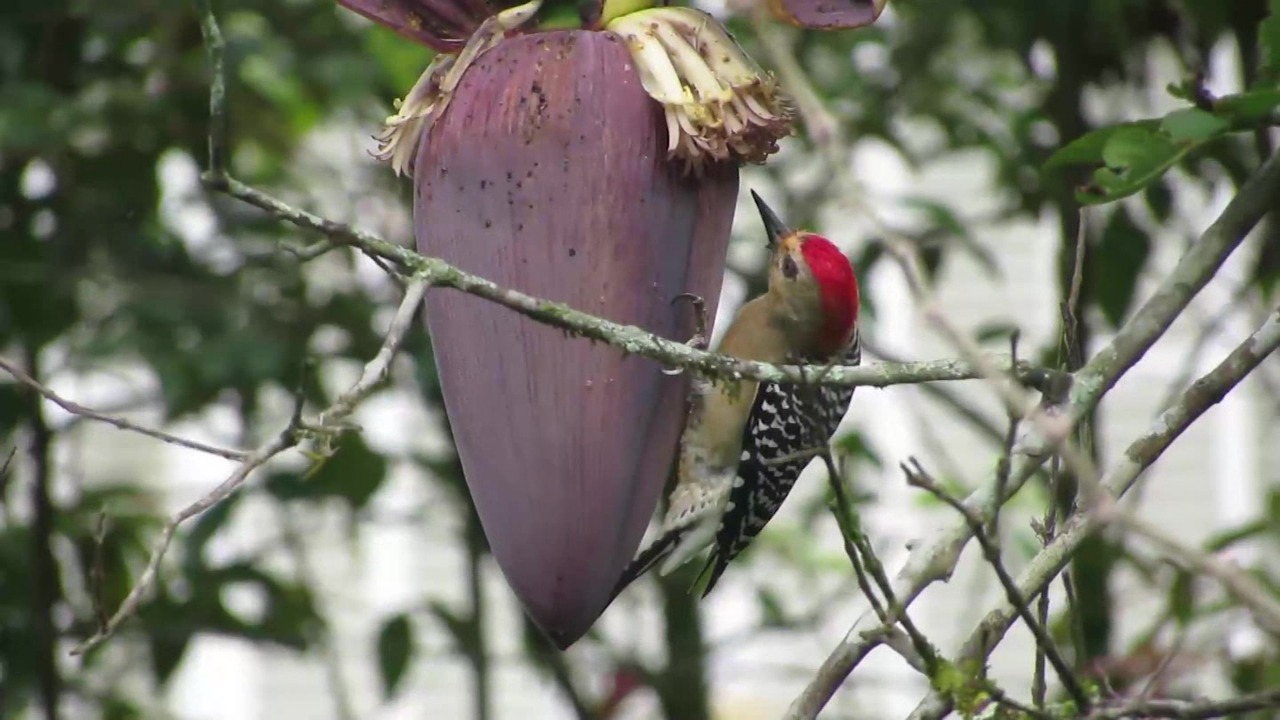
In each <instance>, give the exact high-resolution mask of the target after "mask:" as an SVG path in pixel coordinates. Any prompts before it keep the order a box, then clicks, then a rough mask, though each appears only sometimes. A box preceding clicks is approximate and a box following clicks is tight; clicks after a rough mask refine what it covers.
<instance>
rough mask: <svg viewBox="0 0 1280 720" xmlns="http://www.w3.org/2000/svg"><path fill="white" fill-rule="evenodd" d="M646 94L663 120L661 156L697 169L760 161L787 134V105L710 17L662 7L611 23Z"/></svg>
mask: <svg viewBox="0 0 1280 720" xmlns="http://www.w3.org/2000/svg"><path fill="white" fill-rule="evenodd" d="M605 27H606V29H607V30H609V31H610V32H614V33H617V34H618V35H621V36H622V37H623V38H624V39H625V40H626V41H627V47H628V48H629V49H630V50H631V56H632V59H633V60H634V61H635V64H636V71H637V72H638V73H639V75H640V82H641V83H643V84H644V88H645V91H646V92H648V93H649V96H650V97H652V98H653V99H654V100H657V101H658V102H659V103H661V104H662V107H663V110H664V112H665V113H666V116H667V140H668V147H667V152H668V154H669V155H670V156H671V157H675V158H679V159H681V160H683V161H684V162H685V163H686V167H687V168H688V169H691V170H693V171H694V172H701V170H702V167H703V165H704V163H706V162H708V161H719V162H726V161H736V162H751V163H762V162H764V160H765V158H767V157H768V156H769V155H771V154H773V153H775V152H777V151H778V140H780V139H781V138H783V137H785V136H787V135H788V134H790V132H791V118H792V111H791V107H790V105H789V103H788V101H787V100H786V98H785V97H784V96H783V94H782V93H781V91H780V90H779V89H778V86H777V83H776V82H775V81H774V79H773V77H772V76H771V75H769V74H767V73H765V72H764V71H763V70H761V69H760V67H759V66H757V65H756V64H755V62H753V61H752V60H751V58H750V57H748V56H747V54H746V53H745V52H743V50H742V48H740V47H739V46H738V44H737V43H736V42H734V40H733V38H731V37H730V36H729V33H728V32H727V31H726V30H725V29H724V27H723V26H722V25H721V24H720V23H719V21H717V20H716V19H715V18H713V17H711V16H710V15H708V14H706V13H704V12H702V11H701V10H695V9H693V8H683V7H662V8H651V9H647V10H640V11H638V12H632V13H628V14H625V15H621V16H618V17H615V18H613V19H611V20H610V21H609V22H608V24H607V25H606V26H605Z"/></svg>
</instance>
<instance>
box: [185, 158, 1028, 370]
mask: <svg viewBox="0 0 1280 720" xmlns="http://www.w3.org/2000/svg"><path fill="white" fill-rule="evenodd" d="M206 179H207V182H209V184H210V185H211V186H212V187H214V188H218V189H222V190H224V191H225V192H226V193H227V194H229V195H231V196H232V197H235V198H238V199H240V200H243V201H245V202H247V203H249V204H251V205H255V206H257V207H259V208H262V209H263V210H266V211H267V212H269V213H270V214H272V215H273V216H275V217H277V218H279V219H281V220H284V221H286V222H290V223H293V224H295V225H297V226H299V227H302V228H306V229H308V230H314V231H316V232H319V233H322V234H324V235H325V236H327V237H329V238H330V239H333V240H335V241H336V242H339V243H341V244H343V245H349V246H352V247H356V248H360V249H363V250H367V251H369V252H370V253H373V254H375V255H377V256H379V257H382V258H386V259H388V260H390V261H392V262H394V263H395V264H397V265H399V266H401V267H402V268H404V271H405V272H407V273H409V274H413V275H416V276H418V277H420V278H422V279H424V280H426V281H428V282H429V283H430V284H431V285H433V286H435V287H447V288H453V289H455V290H460V291H462V292H465V293H467V294H469V295H474V296H476V297H479V298H482V299H485V300H489V301H490V302H494V303H497V304H499V305H502V306H503V307H506V308H508V309H510V310H513V311H515V312H517V313H520V314H521V315H524V316H526V317H528V318H531V319H533V320H537V321H538V322H541V323H543V324H546V325H550V326H552V327H558V328H561V329H563V330H568V331H569V332H571V333H573V334H576V335H579V336H581V337H584V338H587V339H590V340H597V341H600V342H605V343H608V344H609V345H611V346H613V347H616V348H618V349H619V350H622V351H623V352H625V353H628V354H631V355H640V356H642V357H647V358H649V359H651V360H656V361H658V362H660V363H662V364H663V365H664V366H667V367H681V368H685V369H687V370H688V369H694V370H698V371H699V372H701V373H703V374H706V375H709V376H711V377H716V378H726V379H729V380H757V381H761V382H777V383H791V384H797V383H803V382H806V378H807V375H806V372H807V373H808V374H809V375H811V374H813V372H814V371H816V370H820V369H821V368H823V367H825V366H821V365H815V366H795V365H773V364H770V363H762V362H754V361H748V360H738V359H735V358H730V357H728V356H725V355H720V354H718V353H712V352H707V351H703V350H698V349H696V348H693V347H690V346H688V345H686V344H685V343H682V342H676V341H673V340H668V339H665V338H662V337H659V336H657V335H654V334H652V333H650V332H648V331H646V330H644V329H642V328H639V327H635V326H634V325H622V324H619V323H614V322H610V321H608V320H605V319H603V318H598V317H594V316H592V315H588V314H587V313H582V312H578V311H577V310H574V309H572V308H570V307H568V306H566V305H564V304H562V303H555V302H550V301H548V300H542V299H539V298H536V297H533V296H530V295H526V294H524V293H522V292H519V291H516V290H511V289H507V288H503V287H501V286H499V285H497V284H495V283H492V282H490V281H488V280H485V279H484V278H481V277H478V276H476V275H472V274H470V273H466V272H463V271H461V270H459V269H457V268H455V267H453V266H452V265H449V264H448V263H446V262H444V261H443V260H440V259H438V258H432V257H427V256H425V255H419V254H418V253H416V252H414V251H412V250H409V249H408V248H404V247H401V246H399V245H396V244H394V243H391V242H388V241H386V240H383V239H382V238H379V237H377V236H375V235H372V234H370V233H367V232H364V231H361V230H356V229H355V228H352V227H349V226H347V225H343V224H341V223H336V222H333V221H332V220H327V219H325V218H322V217H320V216H318V215H313V214H311V213H309V212H306V211H305V210H300V209H297V208H294V207H292V206H290V205H287V204H285V203H283V202H281V201H280V200H277V199H275V198H273V197H271V196H270V195H267V194H266V193H263V192H260V191H258V190H255V189H254V188H251V187H249V186H247V185H245V184H243V183H241V182H239V181H237V180H234V179H232V178H226V177H224V178H213V177H209V178H206ZM980 358H981V362H982V364H983V365H986V366H989V367H992V368H994V369H995V371H996V372H1009V371H1011V370H1012V371H1013V372H1015V373H1016V375H1017V376H1018V377H1019V378H1020V379H1024V380H1025V381H1027V382H1034V381H1035V380H1036V379H1037V378H1039V377H1042V376H1043V375H1045V374H1046V373H1048V371H1046V370H1044V369H1041V368H1036V367H1034V366H1032V365H1030V364H1021V365H1019V366H1018V367H1016V368H1013V367H1012V366H1011V365H1010V363H1009V359H1008V356H1007V355H1003V354H986V353H984V354H981V355H980ZM981 376H982V375H981V372H980V369H979V368H978V367H977V366H975V365H974V363H973V362H971V361H965V360H950V359H949V360H935V361H931V362H925V363H902V364H895V363H877V364H871V365H860V366H838V367H834V368H832V369H831V370H830V371H829V372H827V373H825V374H824V375H823V376H822V378H821V380H818V381H815V382H816V383H817V384H819V385H828V386H844V387H862V386H868V387H887V386H890V385H903V384H911V383H922V382H938V381H944V380H972V379H976V378H979V377H981Z"/></svg>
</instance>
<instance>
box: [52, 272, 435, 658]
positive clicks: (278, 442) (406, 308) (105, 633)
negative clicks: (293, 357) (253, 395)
mask: <svg viewBox="0 0 1280 720" xmlns="http://www.w3.org/2000/svg"><path fill="white" fill-rule="evenodd" d="M425 290H426V284H425V282H424V281H420V280H419V281H415V282H414V283H412V284H411V285H410V289H409V291H407V292H406V293H405V297H404V299H403V300H402V301H401V303H400V307H399V308H398V309H397V310H396V314H395V317H394V319H393V320H392V322H391V327H390V329H389V330H388V333H387V336H386V339H385V340H384V341H383V344H382V348H381V349H380V350H379V351H378V354H377V355H376V356H375V357H374V358H373V359H372V360H370V361H369V363H368V364H367V365H365V368H364V371H363V372H362V373H361V374H360V379H359V380H357V381H356V383H355V384H354V385H352V387H351V389H349V390H347V391H346V392H345V393H343V394H342V395H341V396H340V397H339V398H338V400H336V401H335V402H334V404H333V405H332V406H330V407H329V408H327V409H326V410H324V411H323V412H321V413H320V414H319V416H318V419H316V420H314V421H305V420H304V419H303V418H302V400H301V398H302V396H301V394H299V395H298V402H297V404H296V405H295V407H294V412H293V417H292V418H291V419H290V421H289V423H288V426H287V427H286V428H285V429H284V430H282V431H281V432H280V433H279V434H278V435H276V437H275V438H273V439H272V440H270V441H268V442H267V443H265V444H263V445H262V446H261V447H259V448H258V449H257V450H254V451H253V452H252V453H249V454H248V455H247V456H246V457H245V458H244V459H243V461H242V462H241V463H240V465H239V466H238V467H237V468H236V469H235V470H234V471H233V472H232V473H231V474H230V475H229V476H228V477H227V478H226V479H225V480H223V481H222V482H221V483H220V484H218V486H217V487H215V488H213V489H212V490H210V491H209V492H208V493H207V494H206V495H205V496H204V497H201V498H200V499H199V500H196V501H195V502H193V503H191V504H190V505H188V506H187V507H185V508H183V509H182V510H181V511H179V512H178V513H177V514H176V515H174V516H173V517H171V518H169V520H168V521H167V522H165V525H164V528H163V529H162V530H161V531H160V537H159V538H158V539H157V540H156V542H155V544H154V546H153V547H152V550H151V556H150V557H149V558H148V560H147V565H146V568H145V569H144V570H143V571H142V574H141V575H140V576H139V577H138V579H137V581H136V582H135V583H134V586H133V588H132V589H131V590H130V591H129V594H128V595H127V596H125V599H124V601H122V602H121V603H120V607H118V608H117V609H116V611H115V613H114V614H113V615H112V616H111V617H110V618H109V619H108V620H107V622H106V623H103V624H102V625H101V626H100V627H99V628H98V629H97V631H96V632H94V634H93V635H92V636H90V637H89V638H88V639H86V640H85V641H84V642H82V643H80V644H79V645H77V646H76V647H75V648H73V649H72V651H71V652H72V654H73V655H79V654H82V653H84V652H86V651H88V650H89V649H91V648H93V647H95V646H97V645H99V644H101V643H102V642H103V641H104V640H106V639H107V638H109V637H111V635H112V634H113V633H115V631H116V629H117V628H119V626H120V623H122V622H124V621H125V620H127V619H129V618H130V617H132V616H133V615H134V614H136V613H137V612H138V608H139V607H140V606H141V605H142V601H143V599H144V596H145V595H146V593H147V592H148V591H150V589H151V587H152V586H153V585H154V584H155V582H156V577H157V575H158V574H159V571H160V562H161V560H163V559H164V555H165V553H166V552H167V551H168V549H169V546H170V545H171V544H172V543H173V537H174V534H175V533H176V532H177V530H178V526H179V525H181V524H182V523H184V522H186V521H187V520H189V519H191V518H193V517H195V516H197V515H199V514H201V513H203V512H205V511H206V510H208V509H209V508H211V507H213V506H214V505H217V504H218V503H220V502H222V501H223V500H226V499H227V498H228V497H230V496H231V495H232V494H233V493H235V492H236V491H237V490H239V489H240V487H241V486H242V485H243V484H244V483H245V481H246V480H248V478H249V475H250V473H252V472H253V471H254V470H256V469H257V468H258V467H260V466H262V465H263V464H265V463H266V462H267V461H268V460H270V459H271V458H273V457H275V456H276V455H279V454H280V453H282V452H284V451H285V450H288V449H289V448H292V447H294V446H296V445H297V444H298V443H299V442H301V441H302V439H303V438H304V437H306V436H307V435H311V436H315V437H318V438H319V439H320V441H321V442H320V444H321V448H322V451H327V450H328V449H329V448H328V444H329V443H330V441H331V439H332V436H334V435H335V434H337V433H338V432H340V431H341V430H344V429H346V428H345V427H344V425H343V422H344V421H345V420H346V418H347V416H349V415H350V414H351V412H352V411H353V410H354V409H355V407H356V405H357V404H358V403H359V402H360V401H361V400H363V399H364V398H365V397H368V395H369V394H370V393H372V392H373V391H374V389H376V388H377V386H378V384H379V383H380V382H381V381H382V380H384V379H385V378H386V376H387V373H388V371H389V368H390V365H391V361H392V359H393V358H394V356H395V352H396V350H397V349H398V348H399V347H400V344H401V343H402V342H403V340H404V336H405V334H406V333H407V332H408V330H409V326H410V324H411V322H410V321H411V320H412V318H413V314H414V312H416V311H417V308H418V306H419V305H420V304H421V303H422V292H425Z"/></svg>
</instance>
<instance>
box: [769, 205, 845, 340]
mask: <svg viewBox="0 0 1280 720" xmlns="http://www.w3.org/2000/svg"><path fill="white" fill-rule="evenodd" d="M751 197H752V198H754V199H755V201H756V208H758V209H759V210H760V217H761V219H762V220H763V221H764V228H765V233H766V234H767V236H768V240H769V248H770V250H771V251H772V252H771V255H770V261H769V293H770V294H772V295H774V297H775V299H776V301H778V303H780V304H779V308H780V310H781V312H782V314H783V316H784V319H785V321H786V322H788V323H789V324H791V325H792V329H794V330H795V331H797V332H801V333H804V334H805V335H806V336H807V337H809V338H811V343H812V344H811V347H812V348H813V350H814V351H815V353H816V354H817V355H819V356H822V357H830V356H831V355H833V354H835V353H838V352H841V351H843V350H844V348H846V347H848V345H849V343H850V342H851V341H852V339H853V333H854V329H855V328H856V327H857V323H858V280H857V278H855V277H854V274H853V264H852V263H850V262H849V258H847V257H845V254H844V253H842V252H840V248H837V247H836V246H835V245H834V244H833V243H832V242H831V241H830V240H828V239H826V238H824V237H822V236H821V235H817V234H815V233H811V232H806V231H804V230H793V229H791V228H790V227H788V226H787V225H786V223H783V222H782V220H780V219H779V218H778V215H777V214H776V213H774V212H773V210H772V209H771V208H770V207H769V206H768V205H766V204H765V202H764V200H762V199H761V198H760V196H759V195H757V194H756V192H755V191H754V190H753V191H751Z"/></svg>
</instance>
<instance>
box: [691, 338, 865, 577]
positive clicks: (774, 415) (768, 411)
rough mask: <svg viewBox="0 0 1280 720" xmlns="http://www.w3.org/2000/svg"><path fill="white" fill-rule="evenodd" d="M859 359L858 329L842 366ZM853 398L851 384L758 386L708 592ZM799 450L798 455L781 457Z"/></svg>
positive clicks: (712, 561) (772, 510)
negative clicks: (807, 452)
mask: <svg viewBox="0 0 1280 720" xmlns="http://www.w3.org/2000/svg"><path fill="white" fill-rule="evenodd" d="M861 362H862V347H861V343H860V342H859V338H858V333H857V330H855V331H854V335H853V342H852V343H851V344H850V346H849V349H848V350H847V351H846V352H845V355H844V359H843V364H844V365H858V364H860V363H861ZM852 397H853V388H850V387H828V386H804V385H779V384H777V383H762V384H761V385H760V386H759V388H758V389H757V391H756V398H755V403H754V404H753V406H752V408H751V415H750V420H749V421H748V422H747V427H746V428H744V430H743V437H742V454H741V456H740V457H741V460H740V462H739V463H738V476H737V478H736V479H735V480H734V483H733V489H732V490H730V492H729V502H728V505H727V506H726V509H725V513H724V516H723V517H722V518H721V521H720V527H719V529H718V531H717V532H716V545H715V547H714V548H713V549H712V552H711V557H710V559H709V560H708V562H707V567H708V569H710V571H711V575H710V577H709V578H708V580H707V584H706V589H705V590H704V591H703V595H704V596H705V595H706V594H707V593H709V592H711V588H713V587H715V584H716V581H717V580H719V579H720V575H721V573H723V572H724V570H725V568H726V567H727V566H728V564H729V562H730V561H731V560H733V559H734V558H735V557H737V555H738V553H740V552H742V551H743V550H744V549H745V548H746V547H747V545H749V544H751V541H752V540H753V539H754V538H755V536H756V535H758V534H759V533H760V531H761V530H763V529H764V526H765V525H767V524H768V522H769V520H771V519H772V518H773V516H774V514H775V513H777V512H778V508H780V507H782V502H783V501H784V500H786V499H787V494H788V493H790V492H791V488H792V486H794V485H795V483H796V479H797V478H798V477H799V476H800V472H801V471H802V470H804V468H805V466H806V465H808V464H809V461H811V460H812V459H813V458H814V455H812V454H804V453H805V451H810V450H814V449H815V448H819V447H821V446H823V445H825V444H826V443H828V442H830V441H831V436H832V435H834V434H835V431H836V428H837V427H838V426H839V425H840V420H841V419H842V418H843V417H844V414H845V412H847V411H848V409H849V402H850V400H851V399H852ZM796 454H800V456H799V457H795V458H792V459H787V460H779V458H786V457H788V456H791V455H796Z"/></svg>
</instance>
